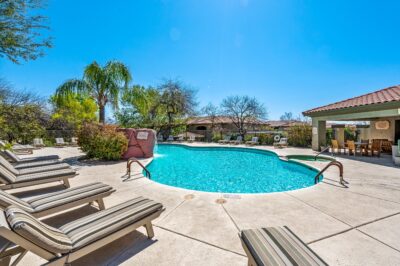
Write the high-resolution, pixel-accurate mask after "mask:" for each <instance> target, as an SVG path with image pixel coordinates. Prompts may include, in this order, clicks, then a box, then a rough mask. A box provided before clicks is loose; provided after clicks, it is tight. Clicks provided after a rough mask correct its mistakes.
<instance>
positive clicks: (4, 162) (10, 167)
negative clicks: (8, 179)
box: [0, 156, 19, 175]
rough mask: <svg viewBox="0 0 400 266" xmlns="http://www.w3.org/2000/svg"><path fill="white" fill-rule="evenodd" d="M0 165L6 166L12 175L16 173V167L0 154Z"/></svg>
mask: <svg viewBox="0 0 400 266" xmlns="http://www.w3.org/2000/svg"><path fill="white" fill-rule="evenodd" d="M0 165H1V166H3V167H4V168H6V169H7V170H8V171H9V172H11V173H13V174H14V175H18V174H19V172H18V170H17V169H15V168H14V166H12V164H10V163H9V162H8V161H7V160H6V159H4V158H3V157H2V156H0Z"/></svg>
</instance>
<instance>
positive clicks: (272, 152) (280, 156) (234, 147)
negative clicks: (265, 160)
mask: <svg viewBox="0 0 400 266" xmlns="http://www.w3.org/2000/svg"><path fill="white" fill-rule="evenodd" d="M190 144H191V143H165V142H162V143H157V145H171V146H173V145H175V146H185V147H189V148H194V149H202V148H216V149H220V148H228V149H232V148H233V149H242V150H246V149H249V150H256V151H261V152H266V153H271V154H274V155H275V156H277V157H278V158H279V160H281V161H284V162H289V163H294V164H298V165H301V166H303V167H306V168H308V169H310V170H313V171H315V172H316V173H319V171H321V169H319V168H317V167H315V166H313V165H309V164H307V163H305V162H303V161H299V160H298V159H289V158H287V160H285V159H283V158H286V156H282V155H279V154H278V153H276V152H274V151H271V150H265V149H259V148H257V147H254V146H251V147H248V146H239V147H238V146H231V145H229V146H228V145H224V146H213V145H210V144H209V145H207V144H206V145H204V146H194V145H190ZM153 160H154V156H153V157H151V158H147V160H146V162H144V163H143V165H144V166H145V167H147V166H148V165H150V164H151V163H152V162H153ZM321 176H322V178H320V181H319V182H318V183H317V184H314V185H311V186H308V187H304V188H298V189H292V190H285V191H275V192H260V193H232V192H212V191H203V190H193V189H188V188H182V187H175V186H171V185H167V184H163V183H160V182H157V181H154V180H152V179H151V178H147V179H148V180H149V181H151V182H152V183H154V184H157V185H161V186H165V187H168V188H174V189H179V190H183V191H188V192H193V193H194V192H195V193H205V194H214V195H215V194H221V195H222V196H224V195H239V196H241V195H243V196H245V195H251V196H257V195H259V196H262V195H271V194H276V193H287V192H292V191H301V190H305V189H311V188H315V187H317V186H319V185H320V184H321V183H322V180H323V178H324V177H323V175H321Z"/></svg>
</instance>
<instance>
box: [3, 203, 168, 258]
mask: <svg viewBox="0 0 400 266" xmlns="http://www.w3.org/2000/svg"><path fill="white" fill-rule="evenodd" d="M163 210H164V208H163V206H162V205H161V204H160V203H157V202H154V201H152V200H149V199H145V198H143V197H137V198H134V199H131V200H129V201H127V202H124V203H121V204H119V205H116V206H114V207H111V208H109V209H106V210H101V211H99V212H96V213H94V214H91V215H88V216H86V217H83V218H80V219H77V220H75V221H72V222H70V223H68V224H66V225H63V226H61V227H59V228H55V227H52V226H49V225H47V224H45V223H43V222H41V221H40V220H38V219H37V218H35V217H33V216H32V215H30V214H29V213H27V212H26V211H24V210H22V209H21V208H18V207H16V206H10V207H8V208H6V209H5V211H3V212H0V236H1V237H2V238H3V239H4V240H3V241H6V243H4V242H3V243H4V246H3V248H2V249H1V253H0V259H1V258H4V259H7V258H9V257H10V256H12V255H17V254H20V255H19V256H18V257H17V259H16V260H17V261H19V260H21V258H22V257H23V256H24V255H25V254H26V252H27V251H30V252H32V253H34V254H36V255H38V256H39V257H41V258H43V259H45V260H47V261H48V263H46V265H49V266H50V265H53V266H55V265H67V264H70V263H71V262H73V261H75V260H77V259H79V258H81V257H83V256H85V255H87V254H89V253H91V252H93V251H95V250H98V249H99V248H102V247H104V246H105V245H107V244H109V243H111V242H113V241H115V240H117V239H119V238H121V237H123V236H125V235H127V234H129V233H131V232H133V231H135V230H136V229H137V228H139V227H141V226H144V227H145V228H146V231H147V236H148V238H150V239H151V238H153V237H154V231H153V225H152V221H153V220H154V219H156V218H157V217H159V216H160V214H161V213H162V211H163ZM13 244H14V245H16V246H13Z"/></svg>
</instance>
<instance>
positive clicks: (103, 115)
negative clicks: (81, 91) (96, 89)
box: [99, 105, 106, 124]
mask: <svg viewBox="0 0 400 266" xmlns="http://www.w3.org/2000/svg"><path fill="white" fill-rule="evenodd" d="M105 120H106V109H105V106H104V105H100V106H99V122H100V123H102V124H104V122H105Z"/></svg>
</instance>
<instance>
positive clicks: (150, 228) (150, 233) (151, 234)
mask: <svg viewBox="0 0 400 266" xmlns="http://www.w3.org/2000/svg"><path fill="white" fill-rule="evenodd" d="M144 227H146V231H147V237H148V238H149V239H152V238H153V237H154V231H153V225H152V224H151V221H150V222H147V223H146V224H145V225H144Z"/></svg>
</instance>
